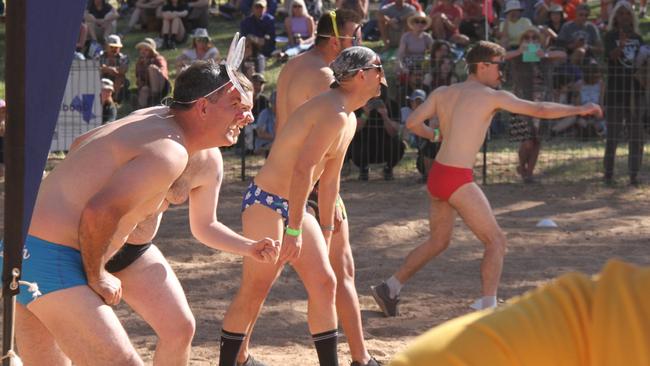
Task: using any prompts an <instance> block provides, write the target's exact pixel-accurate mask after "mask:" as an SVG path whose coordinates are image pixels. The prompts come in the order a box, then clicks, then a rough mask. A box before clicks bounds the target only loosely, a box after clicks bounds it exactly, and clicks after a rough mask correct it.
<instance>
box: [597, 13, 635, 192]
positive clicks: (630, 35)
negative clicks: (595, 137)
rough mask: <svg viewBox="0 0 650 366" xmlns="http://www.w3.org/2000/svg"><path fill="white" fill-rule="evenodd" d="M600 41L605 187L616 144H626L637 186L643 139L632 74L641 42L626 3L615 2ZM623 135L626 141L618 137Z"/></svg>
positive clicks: (630, 173)
mask: <svg viewBox="0 0 650 366" xmlns="http://www.w3.org/2000/svg"><path fill="white" fill-rule="evenodd" d="M604 39H605V42H604V43H605V55H606V57H607V83H606V85H607V88H606V92H605V105H606V112H605V117H606V118H607V141H606V143H605V157H604V165H605V176H604V178H605V183H607V184H611V183H612V181H613V178H614V165H615V161H616V147H617V146H618V143H619V142H622V141H627V142H628V151H629V153H628V167H629V170H628V173H629V177H630V184H631V185H638V184H639V180H638V173H639V169H640V168H641V162H642V160H643V144H644V142H643V138H644V136H643V123H642V122H641V121H640V120H639V119H638V117H636V116H635V115H636V114H637V113H636V110H635V108H638V106H639V97H640V96H641V95H640V94H641V93H640V85H639V81H638V79H637V78H635V77H634V74H635V71H636V70H635V66H636V59H637V57H638V55H639V53H640V51H641V48H642V46H643V38H642V37H641V33H640V30H639V21H638V19H637V18H636V14H634V9H633V8H632V5H631V4H630V3H628V2H627V1H619V2H618V3H617V4H616V6H615V7H614V9H613V10H612V12H611V15H610V19H609V23H608V24H607V32H606V33H605V35H604ZM624 132H626V134H627V136H626V137H622V136H621V135H622V134H623V133H624Z"/></svg>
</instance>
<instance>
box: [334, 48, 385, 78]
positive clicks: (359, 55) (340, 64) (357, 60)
mask: <svg viewBox="0 0 650 366" xmlns="http://www.w3.org/2000/svg"><path fill="white" fill-rule="evenodd" d="M377 59H379V56H378V55H377V54H376V53H375V51H373V50H371V49H370V48H368V47H363V46H353V47H349V48H346V49H345V50H343V51H342V52H341V53H340V54H339V55H338V56H337V57H336V59H335V60H334V61H333V62H332V63H331V64H330V69H332V71H333V72H334V81H333V82H332V84H330V88H338V87H339V86H340V85H341V82H342V81H344V80H346V79H348V78H349V77H351V76H353V75H354V74H355V72H357V71H359V70H362V69H363V68H365V67H368V66H371V65H372V64H374V63H375V60H377ZM385 82H386V80H385V79H383V78H382V84H384V85H385Z"/></svg>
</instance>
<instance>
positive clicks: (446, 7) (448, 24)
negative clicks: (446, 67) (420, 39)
mask: <svg viewBox="0 0 650 366" xmlns="http://www.w3.org/2000/svg"><path fill="white" fill-rule="evenodd" d="M429 16H430V17H431V23H432V24H431V33H432V35H433V38H435V39H444V40H447V41H450V42H453V43H456V44H460V45H463V46H465V45H467V44H468V43H469V37H467V36H466V35H464V34H461V33H460V28H459V27H460V22H461V21H462V20H463V9H462V8H461V7H460V6H458V5H456V4H454V3H453V2H452V0H438V2H437V5H436V6H434V7H433V9H431V13H430V14H429Z"/></svg>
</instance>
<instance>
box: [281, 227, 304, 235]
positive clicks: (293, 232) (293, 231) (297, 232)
mask: <svg viewBox="0 0 650 366" xmlns="http://www.w3.org/2000/svg"><path fill="white" fill-rule="evenodd" d="M284 233H285V234H287V235H289V236H295V237H297V236H300V234H302V229H292V228H290V227H289V226H287V229H286V230H285V231H284Z"/></svg>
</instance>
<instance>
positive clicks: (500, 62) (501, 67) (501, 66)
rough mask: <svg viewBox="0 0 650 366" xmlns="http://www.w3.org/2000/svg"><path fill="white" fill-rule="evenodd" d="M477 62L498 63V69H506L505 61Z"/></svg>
mask: <svg viewBox="0 0 650 366" xmlns="http://www.w3.org/2000/svg"><path fill="white" fill-rule="evenodd" d="M477 64H490V65H498V67H499V71H504V70H505V69H506V62H505V61H481V62H477Z"/></svg>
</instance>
